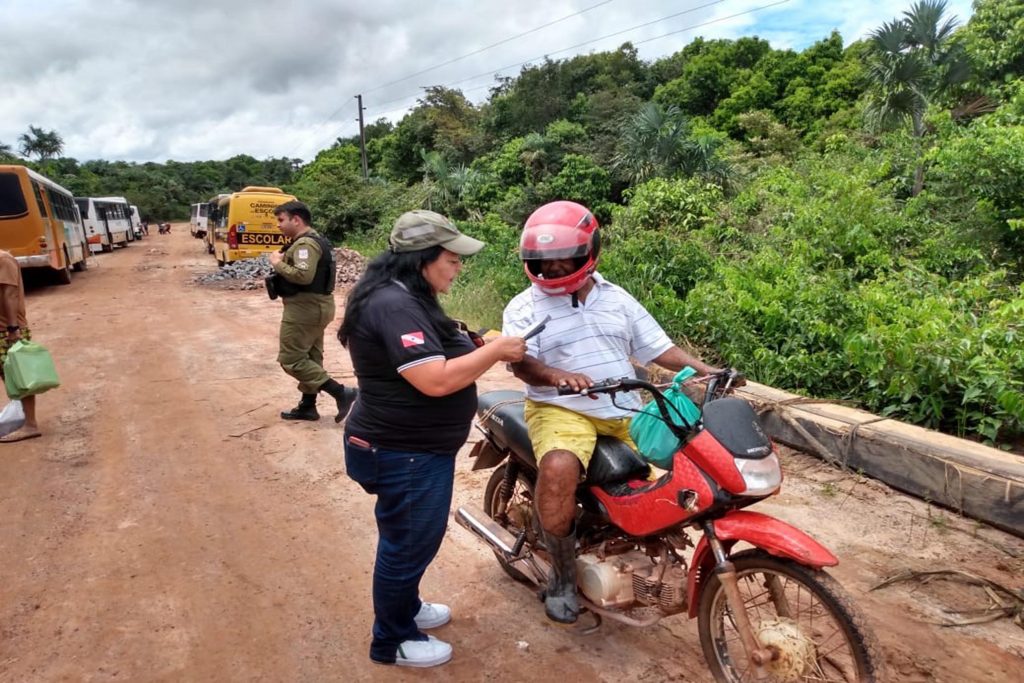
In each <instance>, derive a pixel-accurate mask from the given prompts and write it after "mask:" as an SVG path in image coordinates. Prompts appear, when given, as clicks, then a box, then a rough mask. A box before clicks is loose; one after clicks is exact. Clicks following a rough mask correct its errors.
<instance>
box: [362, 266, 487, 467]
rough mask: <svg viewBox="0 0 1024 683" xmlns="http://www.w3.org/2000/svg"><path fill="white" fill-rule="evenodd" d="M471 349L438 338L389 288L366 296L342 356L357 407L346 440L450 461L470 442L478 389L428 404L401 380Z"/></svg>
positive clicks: (460, 340)
mask: <svg viewBox="0 0 1024 683" xmlns="http://www.w3.org/2000/svg"><path fill="white" fill-rule="evenodd" d="M475 348H476V347H475V346H474V344H473V342H472V341H470V339H469V337H468V336H464V335H462V334H458V335H457V336H456V338H454V339H452V338H443V336H442V334H441V332H440V330H438V329H437V328H436V327H435V326H434V324H433V323H432V322H431V319H430V316H429V315H428V314H427V311H426V309H425V308H424V306H423V304H422V303H421V302H420V301H419V300H417V299H416V298H415V297H414V296H413V295H412V294H410V293H409V292H407V291H406V290H405V288H404V287H402V285H400V284H398V283H392V284H390V285H386V286H384V287H382V288H380V289H378V290H377V291H376V292H374V293H373V294H371V295H370V298H369V299H368V300H367V301H366V305H365V307H364V308H363V312H362V316H361V318H360V320H359V325H358V326H357V328H356V329H355V330H354V331H353V333H352V334H351V336H350V337H349V342H348V350H349V354H350V355H351V356H352V365H353V367H354V368H355V374H356V377H357V378H358V380H359V400H358V401H356V404H355V406H354V407H353V408H352V413H351V414H350V415H349V417H348V422H346V424H345V433H346V434H352V435H355V436H358V437H360V438H362V439H364V440H366V441H369V442H370V443H371V444H373V445H374V446H377V447H379V448H384V449H387V450H397V451H415V452H429V453H455V452H456V451H457V450H458V449H459V448H460V447H461V446H462V444H463V443H465V442H466V437H467V436H469V429H470V426H471V424H472V421H473V414H474V413H475V412H476V384H471V385H469V386H468V387H466V388H464V389H460V390H459V391H456V392H455V393H453V394H449V395H448V396H439V397H435V396H427V395H426V394H424V393H422V392H420V391H419V390H418V389H416V387H414V386H413V385H412V384H410V383H409V382H408V381H406V380H405V379H403V378H402V376H401V374H400V373H401V372H402V371H403V370H406V369H408V368H411V367H415V366H416V365H419V364H421V363H429V362H431V361H436V360H440V359H449V358H458V357H459V356H464V355H466V354H467V353H470V352H471V351H473V350H474V349H475Z"/></svg>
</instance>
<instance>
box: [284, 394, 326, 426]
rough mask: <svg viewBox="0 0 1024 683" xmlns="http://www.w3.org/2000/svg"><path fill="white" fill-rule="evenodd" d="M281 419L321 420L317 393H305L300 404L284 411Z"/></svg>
mask: <svg viewBox="0 0 1024 683" xmlns="http://www.w3.org/2000/svg"><path fill="white" fill-rule="evenodd" d="M281 419H282V420H309V421H310V422H312V421H315V420H319V419H320V413H318V412H316V394H303V395H302V400H301V401H299V405H297V406H295V407H294V408H292V409H291V410H285V411H282V413H281Z"/></svg>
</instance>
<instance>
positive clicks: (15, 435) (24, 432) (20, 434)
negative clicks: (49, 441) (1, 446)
mask: <svg viewBox="0 0 1024 683" xmlns="http://www.w3.org/2000/svg"><path fill="white" fill-rule="evenodd" d="M42 435H43V433H42V432H40V431H39V428H38V427H21V428H19V429H15V430H14V431H13V432H11V433H10V434H8V435H7V436H0V443H16V442H18V441H25V440H26V439H36V438H39V437H40V436H42Z"/></svg>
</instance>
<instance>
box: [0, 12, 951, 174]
mask: <svg viewBox="0 0 1024 683" xmlns="http://www.w3.org/2000/svg"><path fill="white" fill-rule="evenodd" d="M909 5H910V0H899V1H898V2H887V3H875V2H865V1H864V0H829V1H826V2H822V1H821V0H781V1H780V0H717V1H715V0H547V1H546V2H537V1H533V2H530V1H527V0H475V1H473V2H471V1H469V0H435V1H434V2H429V1H424V0H370V1H366V0H359V1H356V0H292V1H291V2H287V1H286V2H279V1H271V0H0V16H2V19H0V45H2V46H3V59H0V83H2V84H3V93H2V94H0V143H6V144H8V145H11V146H12V147H14V148H15V149H17V140H18V136H19V135H21V134H22V133H24V132H25V131H26V130H27V129H28V126H29V125H30V124H31V125H36V126H41V127H43V128H45V129H48V130H49V129H54V130H56V131H57V132H59V133H60V134H61V135H62V136H63V138H64V145H65V151H64V153H65V154H66V155H67V156H72V157H75V158H77V159H79V160H86V159H110V160H114V159H124V160H128V161H165V160H167V159H176V160H179V161H189V160H196V159H226V158H228V157H230V156H233V155H235V154H250V155H252V156H254V157H257V158H265V157H271V156H273V157H280V156H288V157H299V158H302V159H307V160H308V159H310V158H312V157H313V156H314V155H315V154H316V152H317V150H319V149H322V148H323V147H326V146H328V145H329V144H330V142H331V141H332V140H333V139H334V138H335V137H337V136H348V135H352V134H353V133H355V132H356V131H357V129H358V126H357V124H356V123H355V121H354V118H355V116H356V104H355V100H354V99H353V96H354V95H355V94H356V93H362V94H363V96H364V106H365V107H366V117H367V120H368V121H372V120H375V119H376V118H378V117H380V116H386V117H388V118H390V119H392V120H398V119H399V118H401V115H402V113H403V111H405V110H406V109H408V107H410V106H412V105H414V104H415V103H416V98H417V96H418V95H419V94H420V93H421V92H422V91H421V88H422V87H424V86H430V85H447V86H450V87H457V88H461V89H462V90H463V91H464V92H465V94H466V96H467V97H469V98H470V99H472V100H474V101H477V102H479V101H481V100H482V99H483V98H485V97H486V96H487V92H488V86H489V85H491V84H492V83H493V79H494V76H495V75H497V74H500V75H506V76H514V75H515V74H517V73H518V72H519V69H520V68H521V65H522V64H523V63H527V62H530V61H537V60H539V59H543V57H544V56H545V55H548V56H550V57H552V58H554V59H561V58H565V57H569V56H571V55H574V54H585V53H588V52H593V51H602V50H609V49H614V48H616V47H617V46H619V45H620V44H622V43H623V42H625V41H632V42H633V43H634V44H635V45H637V48H638V49H639V51H640V54H641V56H642V57H643V58H644V59H655V58H657V57H660V56H663V55H667V54H671V53H673V52H675V51H677V50H679V49H680V48H682V47H683V46H684V45H685V44H687V43H688V42H690V41H691V40H693V39H694V38H695V37H696V36H699V35H702V36H705V37H710V38H737V37H740V36H749V35H757V36H760V37H762V38H766V39H768V40H769V41H770V42H771V43H772V45H773V46H774V47H787V48H793V49H797V50H799V49H803V48H805V47H807V46H808V45H810V44H811V43H813V42H814V41H816V40H819V39H820V38H823V37H825V36H827V35H828V34H829V32H830V31H831V30H832V29H838V30H839V31H840V33H841V34H842V36H843V38H844V40H845V41H846V42H847V43H849V42H851V41H853V40H855V39H857V38H860V37H863V36H864V35H866V34H867V33H868V32H870V31H871V30H873V29H874V28H876V27H877V26H879V25H880V24H881V23H882V22H883V21H885V20H888V19H891V18H893V17H895V16H896V15H897V14H899V13H900V12H902V11H903V10H904V9H906V8H907V7H909ZM949 7H950V11H951V12H952V13H953V14H955V15H957V16H958V17H959V18H960V20H961V22H966V21H967V19H968V18H969V17H970V13H971V7H970V0H949ZM473 53H475V54H473ZM435 67H436V68H435Z"/></svg>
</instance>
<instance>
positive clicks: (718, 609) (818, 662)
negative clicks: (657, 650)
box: [697, 550, 881, 683]
mask: <svg viewBox="0 0 1024 683" xmlns="http://www.w3.org/2000/svg"><path fill="white" fill-rule="evenodd" d="M731 560H732V562H733V564H734V565H735V566H736V574H737V578H738V584H739V591H740V597H741V598H742V600H743V602H744V605H745V606H746V610H747V616H748V617H749V618H750V622H751V626H752V627H753V629H754V635H755V636H756V637H757V639H758V640H759V642H760V644H761V646H762V647H765V648H768V649H770V650H771V651H772V653H773V660H772V661H771V662H770V663H769V664H768V665H767V666H766V667H765V669H766V670H767V671H768V674H769V675H768V678H767V679H761V680H768V681H773V682H775V683H783V682H784V683H797V682H801V683H802V682H804V681H808V682H809V681H827V682H829V683H832V682H836V683H839V682H842V683H873V682H874V681H877V680H879V679H878V675H879V674H878V670H877V667H878V662H880V661H881V659H880V658H879V650H878V645H877V644H876V642H875V640H874V638H873V636H872V635H871V632H870V630H869V629H868V627H867V623H866V622H865V620H864V618H863V617H862V616H861V615H860V614H859V613H858V612H857V611H856V610H855V609H854V607H853V605H852V603H851V601H850V599H849V597H847V596H846V594H845V592H844V591H843V589H842V588H841V587H840V586H839V584H838V583H837V582H836V580H835V579H833V578H832V577H831V576H829V575H828V574H826V573H825V572H824V571H816V570H814V569H810V568H808V567H804V566H803V565H800V564H797V563H796V562H792V561H789V560H784V559H780V558H776V557H772V556H770V555H768V554H767V553H764V552H762V551H759V550H750V551H745V552H742V553H737V554H736V555H734V556H733V557H732V558H731ZM697 630H698V632H699V633H700V644H701V648H702V649H703V651H704V657H705V659H706V660H707V662H708V666H709V667H710V668H711V673H712V674H713V675H714V677H715V680H716V681H720V682H723V683H745V682H746V681H755V680H759V679H757V678H756V675H755V672H754V669H753V666H752V665H751V663H750V660H749V659H748V658H747V654H746V650H745V649H744V648H743V643H742V642H741V640H740V634H739V631H738V630H737V628H736V623H735V620H734V619H733V616H732V610H731V608H730V607H729V605H728V601H727V600H726V596H725V591H724V590H723V587H722V584H721V582H720V581H719V580H718V577H717V576H716V575H714V574H711V575H710V576H709V577H708V579H707V583H706V585H705V586H704V587H703V590H702V591H701V597H700V609H699V610H698V615H697Z"/></svg>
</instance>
